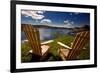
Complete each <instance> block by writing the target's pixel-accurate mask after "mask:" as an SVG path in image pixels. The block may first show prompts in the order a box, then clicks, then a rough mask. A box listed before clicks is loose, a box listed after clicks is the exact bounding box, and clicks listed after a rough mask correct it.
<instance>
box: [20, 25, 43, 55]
mask: <svg viewBox="0 0 100 73" xmlns="http://www.w3.org/2000/svg"><path fill="white" fill-rule="evenodd" d="M21 30H22V31H24V33H25V35H26V38H27V39H28V42H29V45H30V46H31V48H32V52H33V54H34V55H38V56H41V55H42V52H41V45H40V38H39V31H38V29H37V28H35V27H33V26H32V25H31V24H22V25H21Z"/></svg>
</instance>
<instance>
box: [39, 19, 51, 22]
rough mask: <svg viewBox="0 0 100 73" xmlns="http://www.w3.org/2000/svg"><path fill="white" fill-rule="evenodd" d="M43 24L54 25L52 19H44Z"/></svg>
mask: <svg viewBox="0 0 100 73" xmlns="http://www.w3.org/2000/svg"><path fill="white" fill-rule="evenodd" d="M41 23H52V21H51V20H50V19H43V20H41Z"/></svg>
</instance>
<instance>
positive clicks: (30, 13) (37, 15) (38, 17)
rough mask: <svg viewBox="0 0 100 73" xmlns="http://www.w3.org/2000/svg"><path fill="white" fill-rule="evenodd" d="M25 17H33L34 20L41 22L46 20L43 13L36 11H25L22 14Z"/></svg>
mask: <svg viewBox="0 0 100 73" xmlns="http://www.w3.org/2000/svg"><path fill="white" fill-rule="evenodd" d="M21 13H22V14H23V15H25V17H29V16H30V17H32V19H36V20H41V19H43V18H44V15H43V13H44V12H43V11H34V10H31V11H30V10H29V11H28V10H23V11H22V12H21Z"/></svg>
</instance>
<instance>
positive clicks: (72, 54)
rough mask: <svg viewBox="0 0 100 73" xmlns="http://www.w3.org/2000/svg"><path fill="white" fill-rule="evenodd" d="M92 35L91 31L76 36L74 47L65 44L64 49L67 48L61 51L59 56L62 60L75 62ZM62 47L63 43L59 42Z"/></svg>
mask: <svg viewBox="0 0 100 73" xmlns="http://www.w3.org/2000/svg"><path fill="white" fill-rule="evenodd" d="M89 36H90V33H89V31H83V32H79V33H77V34H76V36H75V39H74V41H73V43H72V46H71V47H69V46H67V45H65V44H63V47H64V46H65V47H66V48H62V49H59V55H60V57H61V59H62V60H74V59H76V58H77V56H78V55H79V54H80V52H81V50H82V48H83V47H84V46H85V44H86V43H87V42H88V40H89ZM58 44H59V45H61V44H62V43H61V42H58Z"/></svg>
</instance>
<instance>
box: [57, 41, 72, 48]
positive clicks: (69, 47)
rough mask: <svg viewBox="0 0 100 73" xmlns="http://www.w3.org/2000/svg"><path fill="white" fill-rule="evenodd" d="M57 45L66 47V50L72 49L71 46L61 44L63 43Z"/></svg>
mask: <svg viewBox="0 0 100 73" xmlns="http://www.w3.org/2000/svg"><path fill="white" fill-rule="evenodd" d="M57 44H59V45H60V46H63V47H65V48H67V49H72V48H71V47H69V46H67V45H65V44H63V43H61V42H57Z"/></svg>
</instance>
